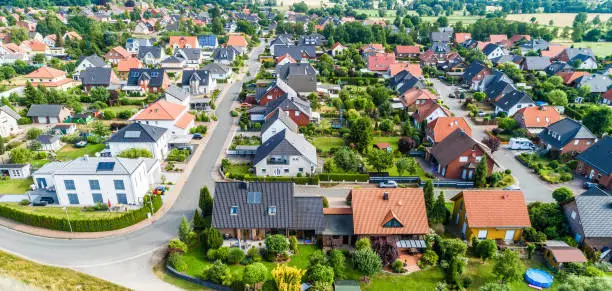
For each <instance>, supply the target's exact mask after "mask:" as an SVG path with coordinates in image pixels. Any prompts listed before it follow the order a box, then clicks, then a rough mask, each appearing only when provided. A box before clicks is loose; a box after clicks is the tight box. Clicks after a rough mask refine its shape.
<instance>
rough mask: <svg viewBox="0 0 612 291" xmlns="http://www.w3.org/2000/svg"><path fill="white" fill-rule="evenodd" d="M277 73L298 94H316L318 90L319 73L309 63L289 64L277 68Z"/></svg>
mask: <svg viewBox="0 0 612 291" xmlns="http://www.w3.org/2000/svg"><path fill="white" fill-rule="evenodd" d="M276 72H277V75H278V77H279V78H281V79H282V80H283V81H285V82H287V84H288V85H289V86H290V87H291V88H293V89H294V90H295V91H297V92H314V91H316V89H317V72H316V71H315V69H314V68H313V67H312V65H311V64H309V63H305V64H303V63H298V64H294V63H287V64H284V65H282V66H277V67H276Z"/></svg>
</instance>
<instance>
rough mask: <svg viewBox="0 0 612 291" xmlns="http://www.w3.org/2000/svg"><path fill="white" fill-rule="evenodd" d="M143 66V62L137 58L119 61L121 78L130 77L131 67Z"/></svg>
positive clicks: (138, 67) (118, 66)
mask: <svg viewBox="0 0 612 291" xmlns="http://www.w3.org/2000/svg"><path fill="white" fill-rule="evenodd" d="M142 67H143V65H142V63H141V62H140V61H139V60H138V59H137V58H133V57H129V58H128V59H125V60H121V61H119V63H118V64H117V72H119V78H121V79H123V80H125V79H127V78H128V74H129V72H130V70H131V69H141V68H142Z"/></svg>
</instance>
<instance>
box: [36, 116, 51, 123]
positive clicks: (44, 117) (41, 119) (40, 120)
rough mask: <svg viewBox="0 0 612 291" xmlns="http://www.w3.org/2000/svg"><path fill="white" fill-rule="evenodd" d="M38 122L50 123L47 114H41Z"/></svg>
mask: <svg viewBox="0 0 612 291" xmlns="http://www.w3.org/2000/svg"><path fill="white" fill-rule="evenodd" d="M38 123H49V120H48V119H47V117H46V116H40V117H38Z"/></svg>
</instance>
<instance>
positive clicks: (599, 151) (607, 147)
mask: <svg viewBox="0 0 612 291" xmlns="http://www.w3.org/2000/svg"><path fill="white" fill-rule="evenodd" d="M576 159H577V160H578V166H576V173H578V174H580V175H581V176H583V177H586V178H587V179H589V180H591V181H593V182H596V183H598V184H599V185H603V186H604V187H605V188H606V189H609V190H610V189H612V137H610V136H604V138H603V139H602V140H600V141H598V142H597V143H595V144H594V145H592V146H591V147H589V148H588V149H586V150H585V151H584V152H582V153H581V154H580V155H578V157H576Z"/></svg>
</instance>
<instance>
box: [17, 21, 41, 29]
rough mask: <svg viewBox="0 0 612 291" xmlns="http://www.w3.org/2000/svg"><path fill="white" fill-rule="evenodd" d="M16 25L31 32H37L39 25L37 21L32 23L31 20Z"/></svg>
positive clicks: (18, 22)
mask: <svg viewBox="0 0 612 291" xmlns="http://www.w3.org/2000/svg"><path fill="white" fill-rule="evenodd" d="M15 25H17V26H19V27H23V28H25V29H27V30H28V31H29V32H35V31H36V25H37V23H36V22H35V21H30V20H19V21H17V23H15Z"/></svg>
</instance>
